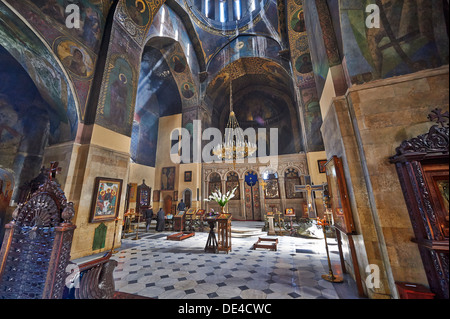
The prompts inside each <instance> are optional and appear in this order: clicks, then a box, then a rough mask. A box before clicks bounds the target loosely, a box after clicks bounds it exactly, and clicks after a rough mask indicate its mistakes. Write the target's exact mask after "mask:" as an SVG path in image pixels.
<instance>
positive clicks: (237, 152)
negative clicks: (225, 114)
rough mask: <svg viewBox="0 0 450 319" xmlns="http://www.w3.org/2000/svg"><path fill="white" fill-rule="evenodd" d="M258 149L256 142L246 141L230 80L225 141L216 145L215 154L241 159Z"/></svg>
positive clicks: (227, 158)
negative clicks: (228, 113)
mask: <svg viewBox="0 0 450 319" xmlns="http://www.w3.org/2000/svg"><path fill="white" fill-rule="evenodd" d="M256 150H257V147H256V143H249V142H247V141H245V138H244V132H243V130H242V129H241V128H240V126H239V123H238V120H237V118H236V115H235V113H234V111H233V89H232V82H231V80H230V116H229V118H228V123H227V126H226V128H225V137H224V140H223V143H219V144H218V145H216V147H214V149H213V154H214V155H215V156H217V157H218V158H219V159H225V160H240V159H244V158H246V157H248V156H251V155H253V154H254V153H255V152H256Z"/></svg>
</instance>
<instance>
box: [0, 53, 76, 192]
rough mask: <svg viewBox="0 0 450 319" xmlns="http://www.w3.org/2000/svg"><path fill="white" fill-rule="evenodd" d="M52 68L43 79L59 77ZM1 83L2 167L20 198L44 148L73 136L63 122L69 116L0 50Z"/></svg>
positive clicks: (36, 167)
mask: <svg viewBox="0 0 450 319" xmlns="http://www.w3.org/2000/svg"><path fill="white" fill-rule="evenodd" d="M36 59H37V58H36ZM34 61H39V60H34ZM41 62H42V61H41ZM42 65H44V66H47V64H42ZM50 67H51V66H48V68H45V69H44V68H43V69H42V70H40V69H39V71H40V76H47V73H45V72H44V71H46V72H48V73H49V74H50V75H51V74H52V72H53V73H54V74H56V71H55V70H53V69H51V68H50ZM32 74H34V71H33V73H32ZM0 79H2V81H1V85H0V167H2V168H6V169H8V170H9V171H11V172H12V173H13V175H14V178H15V181H16V184H15V186H14V187H15V188H16V192H15V194H16V195H15V196H16V197H17V195H18V193H17V188H18V187H19V186H21V185H22V184H23V183H24V182H27V181H29V180H30V179H31V178H33V177H35V176H36V175H37V174H38V173H39V170H40V168H41V164H42V156H43V153H44V148H45V147H47V146H48V145H49V144H50V145H52V144H55V143H61V142H64V141H70V140H73V138H74V136H73V135H72V134H71V131H72V130H71V128H70V126H69V125H68V124H69V122H67V123H64V122H63V120H67V116H61V115H60V114H59V113H58V112H57V111H56V109H55V107H54V106H51V105H50V104H49V103H48V102H47V101H46V100H45V99H44V98H43V96H42V94H41V92H40V90H39V89H38V88H37V86H36V84H35V82H34V81H33V80H32V79H31V77H30V75H29V74H28V73H27V72H26V70H25V69H24V68H23V67H22V66H21V65H20V64H19V62H18V61H17V60H16V59H15V58H14V57H13V56H12V55H11V54H9V53H8V52H7V51H6V49H4V48H3V47H1V46H0ZM49 79H51V77H49ZM36 83H40V82H38V81H36ZM50 83H51V82H50ZM49 89H51V88H49ZM66 94H67V93H66ZM75 116H76V114H75ZM75 123H76V122H75ZM73 133H74V134H75V130H73ZM4 194H5V193H4Z"/></svg>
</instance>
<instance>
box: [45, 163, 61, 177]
mask: <svg viewBox="0 0 450 319" xmlns="http://www.w3.org/2000/svg"><path fill="white" fill-rule="evenodd" d="M58 165H59V162H50V169H49V170H48V178H49V179H50V180H53V178H55V177H56V174H57V173H58V172H61V167H58Z"/></svg>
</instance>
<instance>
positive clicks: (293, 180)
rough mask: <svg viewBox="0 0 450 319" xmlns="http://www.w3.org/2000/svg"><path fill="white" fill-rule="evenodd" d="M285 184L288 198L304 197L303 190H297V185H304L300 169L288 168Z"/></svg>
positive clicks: (285, 174)
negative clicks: (299, 172)
mask: <svg viewBox="0 0 450 319" xmlns="http://www.w3.org/2000/svg"><path fill="white" fill-rule="evenodd" d="M284 185H285V187H286V198H289V199H291V198H303V192H295V185H302V182H301V179H300V176H299V174H298V171H297V170H296V169H295V168H288V169H287V170H286V171H285V173H284Z"/></svg>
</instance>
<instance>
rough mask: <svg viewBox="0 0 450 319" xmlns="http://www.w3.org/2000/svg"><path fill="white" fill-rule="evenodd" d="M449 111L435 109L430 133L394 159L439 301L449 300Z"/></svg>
mask: <svg viewBox="0 0 450 319" xmlns="http://www.w3.org/2000/svg"><path fill="white" fill-rule="evenodd" d="M448 117H449V114H448V112H445V113H442V112H441V110H439V109H435V110H434V111H433V112H432V113H431V114H430V115H429V117H428V118H429V119H430V120H433V121H436V122H437V123H438V125H433V126H432V127H431V128H430V130H429V132H428V133H426V134H423V135H420V136H417V137H415V138H412V139H410V140H406V141H404V142H402V144H401V145H400V146H399V147H398V148H397V149H396V151H397V153H396V155H395V156H393V157H391V159H390V161H391V163H394V164H395V166H396V169H397V173H398V176H399V180H400V185H401V187H402V191H403V195H404V198H405V202H406V206H407V208H408V212H409V217H410V220H411V224H412V228H413V230H414V235H415V238H414V239H413V242H415V243H417V245H418V246H419V251H420V255H421V257H422V262H423V265H424V268H425V272H426V274H427V279H428V283H429V285H430V289H431V290H432V292H433V293H435V294H436V296H437V297H438V298H442V299H448V298H449V282H448V281H449V237H448V236H449V234H448V216H449V212H448V184H449V153H448V146H449V126H448Z"/></svg>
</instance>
